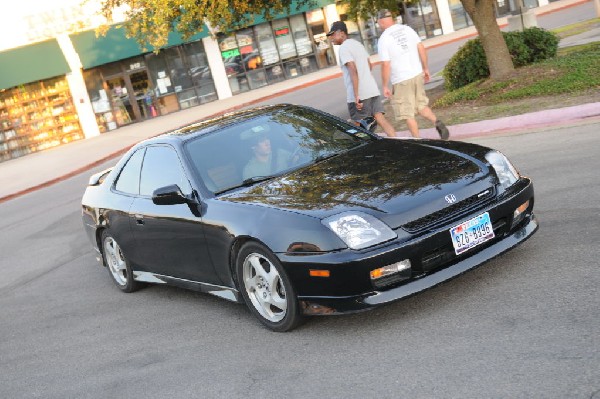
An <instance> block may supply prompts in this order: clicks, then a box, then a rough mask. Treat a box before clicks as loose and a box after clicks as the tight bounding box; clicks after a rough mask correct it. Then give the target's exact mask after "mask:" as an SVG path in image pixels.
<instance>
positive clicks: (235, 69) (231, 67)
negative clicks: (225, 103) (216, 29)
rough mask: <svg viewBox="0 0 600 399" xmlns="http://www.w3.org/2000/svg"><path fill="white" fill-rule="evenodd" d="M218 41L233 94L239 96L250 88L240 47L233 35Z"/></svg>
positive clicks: (220, 38)
mask: <svg viewBox="0 0 600 399" xmlns="http://www.w3.org/2000/svg"><path fill="white" fill-rule="evenodd" d="M218 41H219V49H220V50H221V57H222V58H223V64H225V73H226V74H227V78H228V79H229V87H230V88H231V92H232V93H233V94H237V93H241V92H243V91H247V90H249V89H250V87H249V86H248V79H247V78H246V75H245V73H244V72H245V71H244V67H243V65H242V62H243V61H242V54H241V52H240V48H239V46H238V42H237V39H236V35H235V34H231V35H229V36H221V37H219V39H218Z"/></svg>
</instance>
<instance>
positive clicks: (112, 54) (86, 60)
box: [69, 25, 210, 69]
mask: <svg viewBox="0 0 600 399" xmlns="http://www.w3.org/2000/svg"><path fill="white" fill-rule="evenodd" d="M209 35H210V33H209V32H208V29H207V28H205V29H204V30H203V31H202V32H200V33H198V34H196V35H194V36H192V37H191V38H190V39H189V40H183V38H182V37H181V35H180V34H179V33H177V32H174V33H170V34H169V40H168V43H167V46H166V47H171V46H177V45H179V44H183V43H187V42H193V41H195V40H200V39H202V38H204V37H207V36H209ZM69 36H70V37H71V41H72V42H73V47H75V51H77V53H78V54H79V58H80V59H81V64H82V66H83V69H88V68H93V67H96V66H98V65H104V64H108V63H110V62H114V61H119V60H124V59H126V58H131V57H135V56H136V55H140V54H144V53H147V52H149V51H152V50H153V49H154V48H153V47H149V49H148V50H146V51H142V49H141V48H140V46H139V45H138V44H137V42H136V41H135V39H133V38H128V37H127V36H126V34H125V28H123V27H122V26H116V25H114V26H112V27H111V28H110V29H109V30H108V32H107V33H106V35H105V36H99V37H96V31H95V30H89V31H85V32H79V33H74V34H71V35H69Z"/></svg>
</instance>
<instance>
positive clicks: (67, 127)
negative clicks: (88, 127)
mask: <svg viewBox="0 0 600 399" xmlns="http://www.w3.org/2000/svg"><path fill="white" fill-rule="evenodd" d="M83 137H84V135H83V132H82V130H81V126H80V124H79V118H78V116H77V112H76V110H75V106H74V105H73V100H72V98H71V92H70V90H69V86H68V84H67V81H66V79H65V78H64V77H60V78H54V79H49V80H45V81H41V82H36V83H29V84H26V85H23V86H19V87H16V88H12V89H7V90H3V91H1V92H0V161H6V160H9V159H11V158H17V157H20V156H23V155H26V154H29V153H31V152H36V151H40V150H43V149H46V148H50V147H54V146H57V145H60V144H64V143H68V142H70V141H74V140H79V139H82V138H83Z"/></svg>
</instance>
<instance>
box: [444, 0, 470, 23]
mask: <svg viewBox="0 0 600 399" xmlns="http://www.w3.org/2000/svg"><path fill="white" fill-rule="evenodd" d="M448 5H449V6H450V15H451V17H452V25H453V26H454V30H458V29H463V28H466V27H467V26H469V25H471V23H470V20H469V17H468V15H467V12H466V11H465V9H464V8H463V5H462V3H461V2H460V0H449V1H448Z"/></svg>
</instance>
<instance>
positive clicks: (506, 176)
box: [485, 151, 519, 193]
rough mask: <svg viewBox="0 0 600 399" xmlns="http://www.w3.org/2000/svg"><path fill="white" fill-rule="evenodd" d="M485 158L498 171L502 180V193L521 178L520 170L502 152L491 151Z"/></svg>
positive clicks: (499, 178)
mask: <svg viewBox="0 0 600 399" xmlns="http://www.w3.org/2000/svg"><path fill="white" fill-rule="evenodd" d="M485 159H487V161H488V162H489V163H490V164H491V165H492V167H493V168H494V170H495V171H496V176H498V180H499V181H500V192H501V193H502V192H503V191H504V190H506V189H507V188H508V187H510V186H511V185H512V184H514V182H516V181H517V180H518V179H519V172H517V170H516V169H515V167H514V166H513V165H512V164H511V163H510V161H509V160H508V158H506V157H505V156H504V154H502V153H501V152H498V151H490V152H488V153H487V154H486V155H485Z"/></svg>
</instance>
